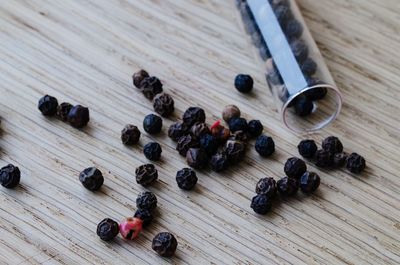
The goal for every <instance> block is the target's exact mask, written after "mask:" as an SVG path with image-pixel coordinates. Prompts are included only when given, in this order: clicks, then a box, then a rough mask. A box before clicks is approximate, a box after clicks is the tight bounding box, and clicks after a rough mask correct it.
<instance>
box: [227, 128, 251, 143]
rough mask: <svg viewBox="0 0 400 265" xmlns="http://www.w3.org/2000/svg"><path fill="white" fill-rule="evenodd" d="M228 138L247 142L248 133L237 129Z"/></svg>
mask: <svg viewBox="0 0 400 265" xmlns="http://www.w3.org/2000/svg"><path fill="white" fill-rule="evenodd" d="M228 140H234V141H241V142H243V143H244V144H246V143H247V140H248V137H247V133H245V132H243V131H236V132H234V133H232V134H231V136H229V138H228Z"/></svg>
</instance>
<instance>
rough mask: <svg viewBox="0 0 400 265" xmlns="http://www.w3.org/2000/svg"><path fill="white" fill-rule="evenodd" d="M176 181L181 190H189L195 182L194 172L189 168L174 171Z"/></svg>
mask: <svg viewBox="0 0 400 265" xmlns="http://www.w3.org/2000/svg"><path fill="white" fill-rule="evenodd" d="M176 183H177V184H178V187H179V188H181V189H183V190H191V189H193V188H194V186H195V185H196V183H197V175H196V172H195V171H194V170H193V169H191V168H183V169H181V170H179V171H178V172H177V173H176Z"/></svg>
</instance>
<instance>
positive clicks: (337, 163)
mask: <svg viewBox="0 0 400 265" xmlns="http://www.w3.org/2000/svg"><path fill="white" fill-rule="evenodd" d="M348 156H349V155H348V154H347V153H345V152H341V153H336V154H334V156H333V166H334V167H336V168H340V167H343V166H344V165H345V164H346V161H347V158H348Z"/></svg>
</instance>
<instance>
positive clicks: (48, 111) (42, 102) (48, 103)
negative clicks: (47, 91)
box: [38, 95, 58, 116]
mask: <svg viewBox="0 0 400 265" xmlns="http://www.w3.org/2000/svg"><path fill="white" fill-rule="evenodd" d="M57 106H58V101H57V99H56V98H55V97H52V96H49V95H45V96H44V97H42V98H41V99H39V103H38V108H39V110H40V112H42V114H43V115H44V116H53V115H55V114H56V113H57Z"/></svg>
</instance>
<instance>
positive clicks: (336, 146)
mask: <svg viewBox="0 0 400 265" xmlns="http://www.w3.org/2000/svg"><path fill="white" fill-rule="evenodd" d="M322 149H324V150H326V151H328V152H330V153H333V154H336V153H341V152H343V144H342V142H341V141H340V140H339V138H337V137H335V136H329V137H328V138H326V139H325V140H323V141H322Z"/></svg>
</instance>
